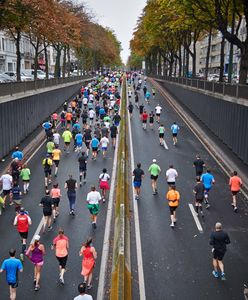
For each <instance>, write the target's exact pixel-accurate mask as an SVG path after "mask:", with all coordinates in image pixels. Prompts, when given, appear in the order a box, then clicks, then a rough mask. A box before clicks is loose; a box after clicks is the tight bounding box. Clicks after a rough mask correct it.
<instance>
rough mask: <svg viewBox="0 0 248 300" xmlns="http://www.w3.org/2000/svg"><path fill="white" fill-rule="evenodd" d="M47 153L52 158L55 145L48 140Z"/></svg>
mask: <svg viewBox="0 0 248 300" xmlns="http://www.w3.org/2000/svg"><path fill="white" fill-rule="evenodd" d="M46 148H47V153H48V154H50V155H51V156H52V153H53V150H54V148H55V144H54V142H53V141H52V140H49V141H48V142H47V144H46Z"/></svg>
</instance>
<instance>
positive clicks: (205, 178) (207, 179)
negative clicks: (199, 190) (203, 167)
mask: <svg viewBox="0 0 248 300" xmlns="http://www.w3.org/2000/svg"><path fill="white" fill-rule="evenodd" d="M201 182H202V183H203V185H204V189H205V190H204V202H205V204H206V208H209V207H210V204H209V201H208V200H209V198H208V193H209V191H210V190H211V188H212V185H213V184H214V183H215V179H214V176H213V175H212V174H211V171H210V170H209V169H208V170H207V172H206V173H204V174H202V176H201Z"/></svg>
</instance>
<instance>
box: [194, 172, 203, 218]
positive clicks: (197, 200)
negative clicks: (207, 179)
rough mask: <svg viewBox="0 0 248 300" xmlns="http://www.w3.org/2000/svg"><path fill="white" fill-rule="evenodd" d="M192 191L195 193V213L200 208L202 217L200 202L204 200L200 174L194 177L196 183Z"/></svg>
mask: <svg viewBox="0 0 248 300" xmlns="http://www.w3.org/2000/svg"><path fill="white" fill-rule="evenodd" d="M193 193H194V194H195V211H196V214H197V215H198V211H199V209H200V213H201V215H202V217H204V215H203V211H202V202H203V200H204V184H203V183H202V182H201V177H200V176H197V177H196V185H195V187H194V190H193Z"/></svg>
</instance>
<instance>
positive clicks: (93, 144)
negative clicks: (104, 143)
mask: <svg viewBox="0 0 248 300" xmlns="http://www.w3.org/2000/svg"><path fill="white" fill-rule="evenodd" d="M99 144H100V142H99V140H98V139H97V137H96V136H94V137H93V139H92V140H91V149H92V159H93V160H96V157H97V151H98V147H99Z"/></svg>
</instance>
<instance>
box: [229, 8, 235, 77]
mask: <svg viewBox="0 0 248 300" xmlns="http://www.w3.org/2000/svg"><path fill="white" fill-rule="evenodd" d="M234 29H235V11H234V10H233V13H232V29H231V33H232V34H234ZM232 73H233V43H230V51H229V62H228V83H231V81H232Z"/></svg>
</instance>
